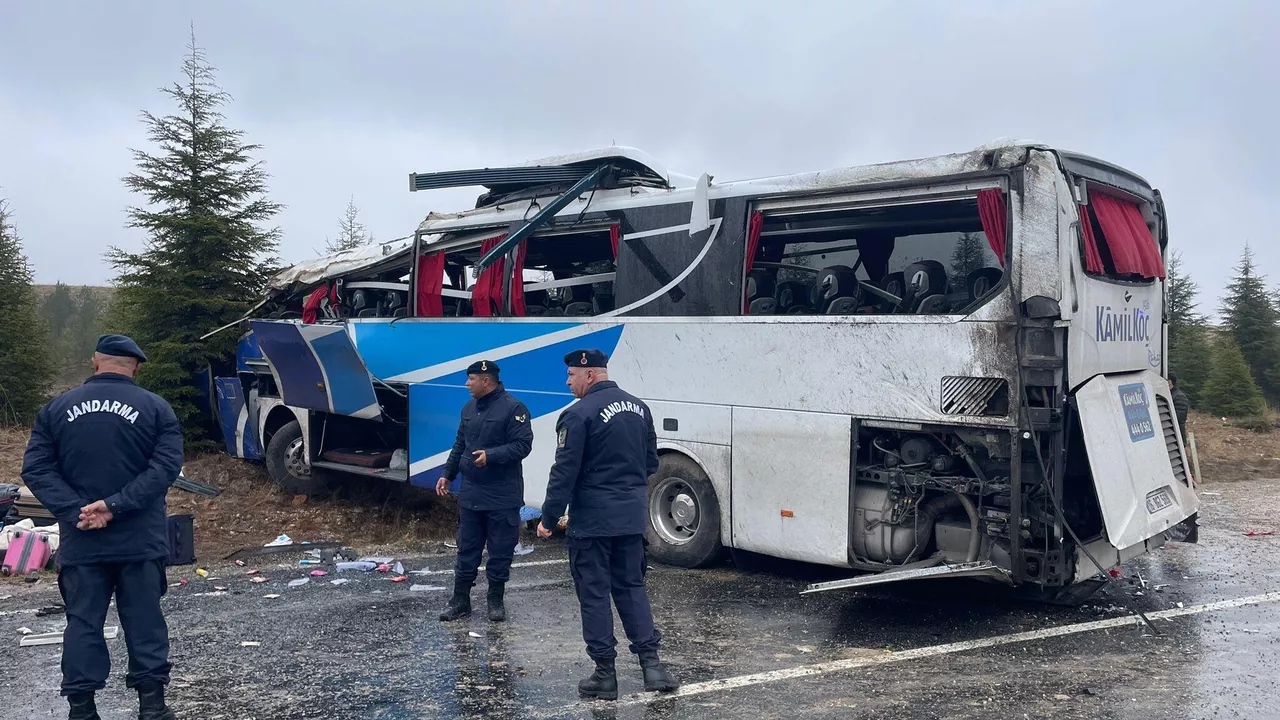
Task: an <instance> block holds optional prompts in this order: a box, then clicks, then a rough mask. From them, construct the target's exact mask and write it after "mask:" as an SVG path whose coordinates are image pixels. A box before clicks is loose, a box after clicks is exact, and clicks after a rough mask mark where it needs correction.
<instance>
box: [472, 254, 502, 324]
mask: <svg viewBox="0 0 1280 720" xmlns="http://www.w3.org/2000/svg"><path fill="white" fill-rule="evenodd" d="M506 237H507V236H506V235H505V234H504V235H499V236H498V237H495V238H489V239H488V240H485V241H484V242H482V243H480V255H481V256H484V254H485V253H487V252H489V251H490V250H492V249H494V248H495V247H497V246H498V243H500V242H502V241H503V240H504V239H506ZM506 260H507V259H506V258H498V261H497V262H495V263H494V264H492V265H490V266H489V267H487V268H485V269H484V271H483V272H481V273H480V277H478V278H476V284H475V285H473V286H472V288H471V314H472V315H474V316H476V317H491V316H492V315H493V301H494V300H498V301H501V300H502V270H503V268H504V267H505V266H506V264H507V262H506ZM495 280H496V281H497V290H496V291H495V290H494V281H495Z"/></svg>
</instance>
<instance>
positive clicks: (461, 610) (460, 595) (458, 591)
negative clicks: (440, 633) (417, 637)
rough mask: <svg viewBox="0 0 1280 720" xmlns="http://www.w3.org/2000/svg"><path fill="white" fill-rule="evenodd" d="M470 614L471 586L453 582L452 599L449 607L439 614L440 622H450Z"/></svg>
mask: <svg viewBox="0 0 1280 720" xmlns="http://www.w3.org/2000/svg"><path fill="white" fill-rule="evenodd" d="M470 614H471V586H470V585H463V584H462V583H460V582H458V581H457V580H454V581H453V599H451V600H450V601H449V606H448V607H446V608H445V609H444V612H442V613H440V621H441V622H450V621H453V620H458V619H460V618H464V617H466V616H468V615H470Z"/></svg>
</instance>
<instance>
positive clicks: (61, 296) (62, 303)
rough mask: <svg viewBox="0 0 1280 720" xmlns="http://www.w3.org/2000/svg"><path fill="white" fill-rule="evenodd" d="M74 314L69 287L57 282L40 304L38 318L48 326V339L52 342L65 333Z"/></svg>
mask: <svg viewBox="0 0 1280 720" xmlns="http://www.w3.org/2000/svg"><path fill="white" fill-rule="evenodd" d="M75 312H76V301H75V298H73V297H72V296H71V287H70V286H68V285H66V284H64V283H63V282H62V281H61V280H59V281H58V282H57V283H56V284H55V285H54V286H53V290H52V291H51V292H50V293H49V294H48V295H46V296H45V298H44V302H42V303H40V317H41V319H43V320H44V321H45V323H47V324H48V327H49V334H50V338H51V339H52V340H53V341H54V342H57V340H58V339H59V338H61V337H62V334H63V333H64V332H66V330H67V326H68V325H70V324H71V318H72V316H73V315H75Z"/></svg>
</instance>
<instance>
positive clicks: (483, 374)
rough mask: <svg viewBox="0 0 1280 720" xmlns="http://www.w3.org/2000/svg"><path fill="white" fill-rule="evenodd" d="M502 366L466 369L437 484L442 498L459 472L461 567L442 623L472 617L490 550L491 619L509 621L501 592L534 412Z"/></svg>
mask: <svg viewBox="0 0 1280 720" xmlns="http://www.w3.org/2000/svg"><path fill="white" fill-rule="evenodd" d="M498 372H499V370H498V366H497V364H496V363H494V362H493V361H492V360H481V361H479V362H476V363H472V364H471V366H470V367H468V368H467V390H469V391H470V392H471V398H472V399H471V400H470V401H469V402H467V404H466V406H465V407H463V408H462V421H461V422H460V423H459V424H458V437H457V439H456V440H454V443H453V450H451V451H450V452H449V459H448V461H447V462H445V465H444V472H443V473H442V474H441V475H440V480H439V482H438V483H436V493H438V494H440V495H445V494H447V493H448V492H449V489H448V488H449V484H450V483H451V482H453V479H454V477H455V476H457V474H458V473H459V472H461V474H462V490H461V492H460V493H459V496H458V506H459V511H458V512H459V517H458V562H457V565H456V567H455V568H454V574H453V598H452V599H451V600H450V601H449V605H448V607H446V608H445V610H444V612H443V613H441V614H440V619H441V620H443V621H449V620H457V619H458V618H461V617H465V616H467V615H470V614H471V586H472V585H473V584H474V583H475V581H476V571H477V569H478V568H479V567H480V556H481V553H482V551H483V550H484V548H485V545H486V544H487V545H488V548H489V562H488V563H487V564H486V569H485V575H486V576H487V577H488V580H489V592H488V601H489V603H488V604H489V619H490V620H492V621H494V622H500V621H503V620H506V619H507V610H506V607H505V606H504V605H503V598H502V595H503V588H504V587H505V586H506V583H507V579H508V578H509V577H510V574H511V558H512V556H513V555H514V554H515V549H516V543H517V542H518V541H519V539H520V506H521V505H523V504H524V475H523V472H522V469H521V466H520V463H521V461H522V460H524V459H525V458H526V457H528V455H529V451H531V450H532V449H533V427H532V424H531V422H530V418H529V409H528V408H526V407H525V406H524V403H522V402H520V401H519V400H517V399H515V398H514V397H512V396H511V395H510V394H508V393H507V391H506V389H505V388H504V387H503V386H502V383H501V382H499V381H498Z"/></svg>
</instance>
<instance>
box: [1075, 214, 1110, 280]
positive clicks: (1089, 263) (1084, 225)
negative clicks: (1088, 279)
mask: <svg viewBox="0 0 1280 720" xmlns="http://www.w3.org/2000/svg"><path fill="white" fill-rule="evenodd" d="M1080 232H1082V233H1084V269H1085V271H1086V272H1091V273H1098V274H1102V273H1104V272H1106V270H1105V268H1103V266H1102V253H1101V252H1099V251H1098V239H1097V238H1096V237H1094V235H1093V223H1092V222H1091V221H1090V219H1089V206H1088V205H1081V206H1080Z"/></svg>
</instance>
